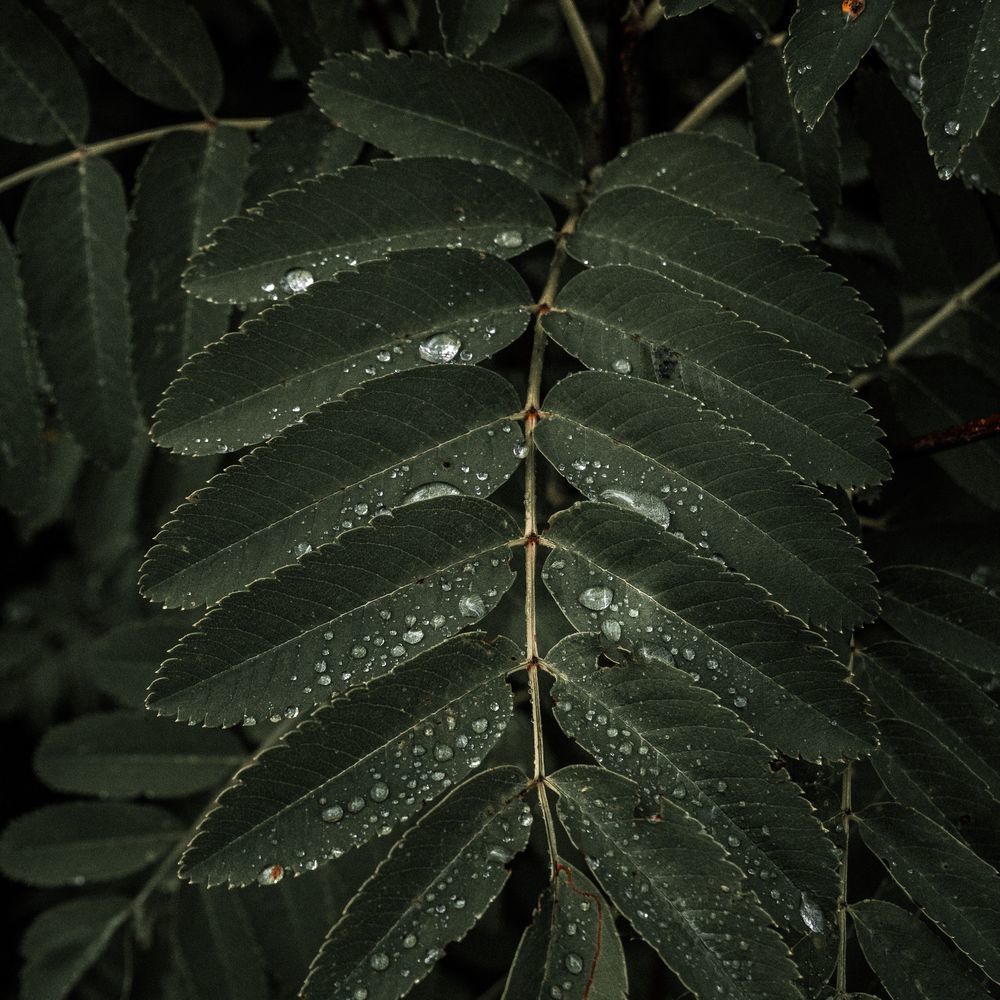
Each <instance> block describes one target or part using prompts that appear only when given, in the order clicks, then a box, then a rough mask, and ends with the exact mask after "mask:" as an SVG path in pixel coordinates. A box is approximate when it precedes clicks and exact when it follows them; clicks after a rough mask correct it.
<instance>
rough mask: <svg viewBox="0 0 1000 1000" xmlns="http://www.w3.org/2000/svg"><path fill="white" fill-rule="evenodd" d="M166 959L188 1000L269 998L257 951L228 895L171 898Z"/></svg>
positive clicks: (187, 893) (195, 893) (194, 893)
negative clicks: (172, 963)
mask: <svg viewBox="0 0 1000 1000" xmlns="http://www.w3.org/2000/svg"><path fill="white" fill-rule="evenodd" d="M174 900H175V902H174V906H173V913H172V917H173V919H172V920H171V923H170V937H171V942H170V943H171V947H170V955H171V957H172V959H173V961H174V972H175V974H176V975H177V976H178V977H179V980H180V982H181V983H182V984H183V990H184V994H183V995H184V996H185V997H188V998H190V1000H267V998H268V997H269V996H270V995H271V994H270V991H269V989H268V983H267V977H266V975H265V973H264V966H263V962H262V961H261V957H260V951H259V950H258V948H257V943H256V941H255V940H254V937H253V931H252V930H251V928H250V925H249V923H248V922H247V919H246V916H245V915H244V913H243V910H242V908H241V907H240V904H239V899H238V897H237V896H236V895H235V894H234V893H231V892H203V891H201V890H195V889H190V888H184V889H181V890H180V892H177V893H175V894H174Z"/></svg>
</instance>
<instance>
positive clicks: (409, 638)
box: [403, 628, 424, 646]
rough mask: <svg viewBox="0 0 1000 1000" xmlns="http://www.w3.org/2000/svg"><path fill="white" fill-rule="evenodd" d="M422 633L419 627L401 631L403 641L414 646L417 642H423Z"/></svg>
mask: <svg viewBox="0 0 1000 1000" xmlns="http://www.w3.org/2000/svg"><path fill="white" fill-rule="evenodd" d="M423 639H424V633H423V631H422V630H421V629H419V628H411V629H410V630H409V632H404V633H403V642H405V643H408V644H409V645H411V646H415V645H416V644H417V643H418V642H423Z"/></svg>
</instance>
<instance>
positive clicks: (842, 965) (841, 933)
mask: <svg viewBox="0 0 1000 1000" xmlns="http://www.w3.org/2000/svg"><path fill="white" fill-rule="evenodd" d="M847 676H848V678H849V679H850V678H851V677H853V676H854V649H853V648H852V649H851V655H850V658H849V659H848V661H847ZM853 777H854V761H852V760H849V761H848V762H847V766H846V767H845V768H844V774H843V777H842V778H841V785H840V822H841V829H842V830H843V833H844V854H843V858H842V860H841V862H840V892H839V894H838V897H837V976H836V986H837V995H838V996H843V995H845V994H846V992H847V860H848V859H847V854H848V850H849V848H850V846H851V815H852V807H851V781H852V779H853Z"/></svg>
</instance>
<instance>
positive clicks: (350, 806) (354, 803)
mask: <svg viewBox="0 0 1000 1000" xmlns="http://www.w3.org/2000/svg"><path fill="white" fill-rule="evenodd" d="M365 804H366V803H365V798H364V796H363V795H355V796H354V798H353V799H351V801H350V802H348V803H347V811H348V812H352V813H359V812H361V810H362V809H364V807H365Z"/></svg>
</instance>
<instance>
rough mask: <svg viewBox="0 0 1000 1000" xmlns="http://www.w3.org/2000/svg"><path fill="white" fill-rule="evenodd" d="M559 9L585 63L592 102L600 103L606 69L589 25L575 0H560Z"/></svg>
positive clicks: (602, 95) (585, 72) (577, 51)
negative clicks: (598, 55)
mask: <svg viewBox="0 0 1000 1000" xmlns="http://www.w3.org/2000/svg"><path fill="white" fill-rule="evenodd" d="M559 10H560V11H562V16H563V20H564V21H565V22H566V27H567V28H569V34H570V38H572V39H573V45H574V46H575V47H576V53H577V55H578V56H579V57H580V62H581V64H582V65H583V72H584V75H585V76H586V77H587V88H588V89H589V90H590V103H591V104H600V103H601V101H602V99H603V98H604V70H603V69H602V67H601V60H600V59H598V57H597V51H596V50H595V49H594V43H593V41H591V38H590V35H589V34H588V32H587V26H586V25H585V24H584V23H583V18H582V17H580V12H579V11H578V10H577V9H576V3H575V0H559Z"/></svg>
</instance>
